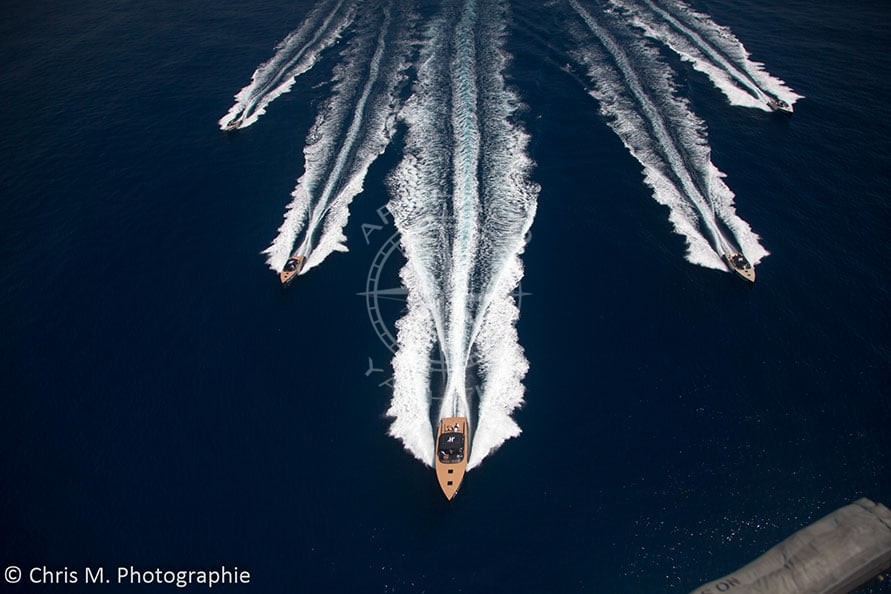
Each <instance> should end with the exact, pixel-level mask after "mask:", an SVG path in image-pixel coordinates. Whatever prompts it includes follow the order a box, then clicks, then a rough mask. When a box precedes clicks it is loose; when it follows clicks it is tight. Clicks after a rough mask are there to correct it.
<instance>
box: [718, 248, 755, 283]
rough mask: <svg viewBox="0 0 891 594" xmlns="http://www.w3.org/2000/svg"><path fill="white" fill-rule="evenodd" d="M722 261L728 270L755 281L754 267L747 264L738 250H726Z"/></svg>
mask: <svg viewBox="0 0 891 594" xmlns="http://www.w3.org/2000/svg"><path fill="white" fill-rule="evenodd" d="M724 261H725V262H727V266H729V267H730V270H732V271H733V272H735V273H736V274H738V275H739V276H741V277H743V278H744V279H746V280H747V281H749V282H752V283H754V282H755V267H754V266H752V265H751V264H749V261H748V260H746V259H745V258H744V257H743V255H742V254H740V253H739V252H727V253H726V254H724Z"/></svg>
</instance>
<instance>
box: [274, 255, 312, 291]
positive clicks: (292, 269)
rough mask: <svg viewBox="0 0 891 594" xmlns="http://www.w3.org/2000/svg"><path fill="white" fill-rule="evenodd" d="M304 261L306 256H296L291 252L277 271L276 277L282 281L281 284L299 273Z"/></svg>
mask: <svg viewBox="0 0 891 594" xmlns="http://www.w3.org/2000/svg"><path fill="white" fill-rule="evenodd" d="M305 262H306V256H298V255H297V254H291V257H290V258H288V261H287V262H285V265H284V267H283V268H282V271H281V272H279V273H278V279H279V280H280V281H281V282H282V284H283V285H287V284H288V283H290V282H291V281H292V280H294V277H295V276H297V275H298V274H300V271H301V270H303V264H304V263H305Z"/></svg>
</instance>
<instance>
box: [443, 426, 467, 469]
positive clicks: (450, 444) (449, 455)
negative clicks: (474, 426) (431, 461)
mask: <svg viewBox="0 0 891 594" xmlns="http://www.w3.org/2000/svg"><path fill="white" fill-rule="evenodd" d="M437 450H438V451H439V460H440V461H441V462H460V461H461V460H463V459H464V435H463V434H461V433H443V434H442V435H441V436H440V437H439V447H438V448H437Z"/></svg>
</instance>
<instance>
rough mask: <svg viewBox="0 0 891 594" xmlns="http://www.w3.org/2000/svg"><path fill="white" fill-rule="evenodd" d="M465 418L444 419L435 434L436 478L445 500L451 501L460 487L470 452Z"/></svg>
mask: <svg viewBox="0 0 891 594" xmlns="http://www.w3.org/2000/svg"><path fill="white" fill-rule="evenodd" d="M468 437H469V435H468V431H467V417H446V418H445V419H443V420H441V421H440V422H439V430H438V431H437V432H436V478H437V480H438V481H439V486H440V487H441V488H442V492H443V493H445V496H446V499H448V500H451V499H452V498H453V497H454V496H455V494H456V493H457V492H458V487H460V486H461V479H463V478H464V471H465V470H466V469H467V456H468V454H469V452H470V442H469V440H468Z"/></svg>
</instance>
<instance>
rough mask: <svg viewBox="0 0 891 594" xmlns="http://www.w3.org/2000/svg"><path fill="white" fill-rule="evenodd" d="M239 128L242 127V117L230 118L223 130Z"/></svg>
mask: <svg viewBox="0 0 891 594" xmlns="http://www.w3.org/2000/svg"><path fill="white" fill-rule="evenodd" d="M239 128H241V118H240V117H237V118H233V119H231V120H229V122H228V123H227V124H226V125H225V126H223V131H225V132H232V131H233V130H238V129H239Z"/></svg>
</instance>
